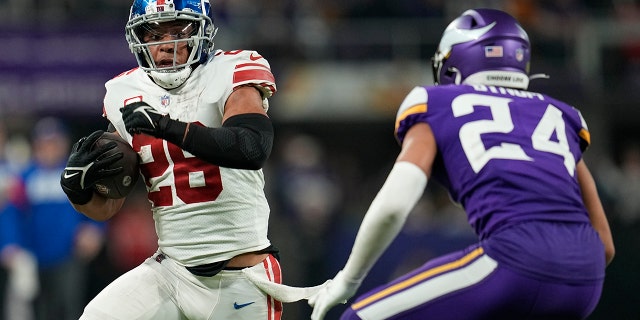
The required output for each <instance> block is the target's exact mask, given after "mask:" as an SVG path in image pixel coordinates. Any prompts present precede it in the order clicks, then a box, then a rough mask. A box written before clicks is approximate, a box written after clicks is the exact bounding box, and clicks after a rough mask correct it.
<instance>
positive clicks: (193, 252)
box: [104, 50, 276, 266]
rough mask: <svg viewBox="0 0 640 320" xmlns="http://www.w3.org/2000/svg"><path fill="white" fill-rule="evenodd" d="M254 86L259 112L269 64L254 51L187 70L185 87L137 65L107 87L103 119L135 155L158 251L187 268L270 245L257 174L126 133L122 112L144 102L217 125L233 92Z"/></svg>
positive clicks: (271, 86) (271, 89) (267, 91)
mask: <svg viewBox="0 0 640 320" xmlns="http://www.w3.org/2000/svg"><path fill="white" fill-rule="evenodd" d="M242 85H254V86H256V87H257V88H258V89H260V90H261V92H262V96H263V107H264V109H265V110H267V109H268V100H267V98H269V97H271V96H272V95H273V94H274V93H275V92H276V86H275V80H274V77H273V74H272V73H271V70H270V66H269V63H268V62H267V60H265V59H264V58H262V56H260V55H259V54H258V53H257V52H255V51H244V50H236V51H221V50H218V51H216V52H215V54H212V56H211V57H210V59H209V61H207V63H204V64H202V65H200V66H199V67H197V68H195V70H193V73H192V74H191V76H190V77H189V79H187V81H186V82H185V83H184V85H182V86H180V87H179V88H176V89H173V90H165V89H163V88H162V87H159V86H158V85H156V84H154V83H153V82H152V80H151V79H150V78H149V77H148V76H147V74H146V73H145V72H144V71H142V70H141V69H139V68H136V69H133V70H131V71H128V72H125V73H123V74H121V75H120V76H118V77H116V78H114V79H112V80H110V81H108V82H107V83H106V85H105V86H106V89H107V93H106V96H105V99H104V116H105V117H106V118H107V119H108V120H109V121H110V122H111V123H112V124H113V125H114V126H115V128H116V130H117V131H118V133H119V134H120V135H121V136H122V137H124V138H125V139H126V140H127V141H128V142H129V143H130V144H131V145H132V146H133V149H134V150H136V152H138V154H139V155H140V159H141V173H142V175H143V177H144V181H145V183H146V186H147V191H148V196H149V201H150V202H151V204H152V210H153V218H154V221H155V227H156V232H157V234H158V245H159V248H160V250H161V251H162V252H164V253H165V254H166V255H167V256H169V257H170V258H172V259H174V260H175V261H177V262H178V263H180V264H183V265H185V266H196V265H202V264H207V263H213V262H217V261H223V260H227V259H230V258H232V257H234V256H236V255H238V254H241V253H246V252H251V251H256V250H260V249H263V248H265V247H267V246H269V245H270V242H269V239H268V238H267V227H268V220H269V206H268V204H267V200H266V197H265V194H264V176H263V173H262V170H240V169H230V168H223V167H218V166H215V165H212V164H210V163H207V162H205V161H202V160H200V159H198V158H195V157H194V156H193V155H191V154H190V153H188V152H186V151H184V150H182V149H181V148H180V147H178V146H176V145H174V144H172V143H169V142H167V141H165V140H162V139H158V138H154V137H151V136H149V135H144V134H137V135H135V136H133V137H132V136H131V135H130V134H129V133H128V132H127V131H126V129H125V125H124V123H123V121H122V114H121V112H120V108H122V107H123V106H125V105H127V104H129V103H132V102H135V101H144V102H146V103H148V104H149V105H151V106H152V107H153V108H155V109H157V110H158V111H159V112H161V113H165V114H169V115H170V116H171V118H172V119H176V120H180V121H183V122H190V123H192V124H191V125H196V124H199V125H203V126H206V127H213V128H217V127H221V125H222V116H223V113H224V106H225V102H226V101H227V98H228V97H229V95H230V94H231V93H232V92H233V90H234V89H235V88H237V87H238V86H242Z"/></svg>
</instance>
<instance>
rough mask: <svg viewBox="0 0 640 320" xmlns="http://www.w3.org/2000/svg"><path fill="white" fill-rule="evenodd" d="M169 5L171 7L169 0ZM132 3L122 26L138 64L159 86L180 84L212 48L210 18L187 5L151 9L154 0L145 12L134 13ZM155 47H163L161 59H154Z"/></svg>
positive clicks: (157, 48)
mask: <svg viewBox="0 0 640 320" xmlns="http://www.w3.org/2000/svg"><path fill="white" fill-rule="evenodd" d="M135 5H136V4H135V3H134V7H135ZM170 5H171V7H173V3H172V2H171V3H170ZM134 7H132V14H131V15H132V18H131V19H130V20H129V22H128V23H127V25H126V27H125V30H126V38H127V41H128V42H129V48H130V49H131V52H133V53H134V55H135V57H136V60H137V61H138V65H139V66H140V68H141V69H142V70H144V71H145V72H146V73H147V74H149V76H151V78H152V79H153V80H154V81H155V82H156V84H158V85H159V86H161V87H163V88H165V89H174V88H177V87H179V86H180V85H182V84H183V83H184V82H185V81H186V80H187V78H188V77H189V76H190V75H191V71H192V68H193V66H194V65H196V64H198V63H202V62H204V61H205V60H206V59H207V57H208V54H209V52H211V50H212V49H213V37H214V35H215V28H214V27H213V23H212V21H211V18H209V17H208V16H207V15H205V14H201V13H197V12H193V10H190V9H185V10H182V11H179V10H173V11H172V10H167V9H164V11H159V12H153V11H154V10H153V8H156V4H155V3H151V4H148V5H147V6H146V9H145V12H150V11H151V13H145V14H134V12H133V10H134ZM165 7H166V5H165ZM185 48H186V50H188V51H187V52H188V56H187V57H186V59H185V57H184V56H183V55H184V50H185ZM154 50H156V51H158V50H162V51H164V54H162V55H161V56H162V57H161V58H160V59H161V60H159V61H156V60H155V59H154V56H153V54H152V52H153V51H154ZM170 54H171V55H172V57H169V55H170ZM156 58H157V57H156Z"/></svg>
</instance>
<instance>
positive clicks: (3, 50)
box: [0, 29, 137, 115]
mask: <svg viewBox="0 0 640 320" xmlns="http://www.w3.org/2000/svg"><path fill="white" fill-rule="evenodd" d="M0 39H1V40H2V43H3V45H2V46H0V114H7V113H38V112H42V111H46V112H49V113H50V112H56V113H73V114H76V115H77V114H96V113H101V112H102V99H103V97H104V83H105V82H106V81H108V80H109V79H111V78H113V77H114V76H116V75H118V74H120V73H121V72H124V71H126V70H129V69H131V68H134V67H136V66H137V64H136V62H135V58H134V57H133V55H132V54H131V52H130V51H129V49H128V45H127V42H126V40H125V37H124V30H117V29H116V30H110V31H104V30H101V31H95V32H89V31H40V30H38V31H24V30H21V31H7V30H6V29H5V30H3V31H1V32H0Z"/></svg>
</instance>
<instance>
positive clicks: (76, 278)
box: [2, 118, 104, 320]
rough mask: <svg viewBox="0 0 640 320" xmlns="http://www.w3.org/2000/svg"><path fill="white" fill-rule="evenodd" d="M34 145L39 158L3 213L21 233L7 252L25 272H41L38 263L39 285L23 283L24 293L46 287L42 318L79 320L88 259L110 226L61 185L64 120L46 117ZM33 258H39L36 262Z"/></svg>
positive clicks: (39, 308) (38, 308) (38, 305)
mask: <svg viewBox="0 0 640 320" xmlns="http://www.w3.org/2000/svg"><path fill="white" fill-rule="evenodd" d="M31 143H32V149H33V150H32V154H33V159H32V161H31V163H30V164H29V165H27V167H26V168H25V169H24V170H23V171H22V172H21V173H20V174H19V176H18V181H17V184H16V186H15V189H14V194H15V196H14V197H12V199H11V201H10V203H9V204H8V205H7V206H6V207H5V209H4V212H3V213H2V215H5V217H11V219H10V222H11V224H8V225H3V227H2V229H3V230H7V229H11V230H14V231H15V232H14V236H13V237H12V238H10V241H8V242H9V243H6V244H5V246H4V249H3V251H2V255H3V258H4V260H5V261H10V262H12V263H13V264H14V265H15V264H18V265H19V267H16V268H17V270H22V271H21V273H22V274H24V273H25V272H26V271H28V270H31V269H29V268H30V267H31V268H33V270H34V271H35V270H36V269H35V267H36V263H37V276H34V277H33V279H39V283H38V284H36V283H33V284H29V283H27V284H23V285H22V286H23V287H24V288H22V289H23V290H22V291H24V292H22V294H23V295H27V294H35V293H36V289H37V288H38V287H39V288H40V291H39V293H38V294H37V295H36V296H35V308H34V310H35V316H36V319H37V320H47V319H51V320H54V319H55V320H66V319H78V317H79V316H80V314H81V313H82V308H83V306H84V304H85V299H86V295H85V291H84V289H85V288H86V285H87V284H86V263H87V262H89V261H90V260H91V259H93V258H94V257H95V256H96V255H97V253H98V252H99V251H100V250H101V248H102V245H103V229H104V226H103V225H102V224H100V223H97V222H94V221H91V220H89V219H88V218H86V217H84V216H83V215H81V214H79V213H78V212H76V211H75V210H74V209H73V207H72V206H71V204H70V203H69V201H68V200H67V197H66V195H65V194H64V192H63V191H62V189H60V188H59V187H58V181H59V179H60V174H61V173H62V170H63V169H64V167H65V164H66V160H67V155H68V152H69V148H70V137H69V133H68V131H67V128H66V126H65V125H64V124H63V122H62V121H61V120H59V119H55V118H44V119H41V120H40V121H38V122H37V123H36V125H35V127H34V128H33V131H32V140H31ZM18 231H20V232H18ZM17 253H19V254H17ZM31 256H33V257H35V260H31V261H30V260H29V258H30V257H31ZM5 263H6V264H9V262H5ZM25 270H26V271H25ZM25 278H28V277H26V276H24V277H23V278H22V280H23V281H27V280H25Z"/></svg>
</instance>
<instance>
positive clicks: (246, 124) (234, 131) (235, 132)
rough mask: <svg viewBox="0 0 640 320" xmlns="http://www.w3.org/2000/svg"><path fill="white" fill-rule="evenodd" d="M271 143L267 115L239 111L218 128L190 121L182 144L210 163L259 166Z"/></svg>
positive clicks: (256, 167)
mask: <svg viewBox="0 0 640 320" xmlns="http://www.w3.org/2000/svg"><path fill="white" fill-rule="evenodd" d="M272 147H273V125H272V124H271V119H269V117H267V116H265V115H262V114H257V113H248V114H239V115H236V116H233V117H230V118H229V119H227V120H226V121H225V122H224V123H223V125H222V127H221V128H207V127H203V126H199V125H193V124H192V125H190V126H189V131H188V132H187V133H186V135H185V137H184V142H183V143H182V148H183V149H184V150H186V151H188V152H190V153H192V154H193V155H195V156H196V157H198V158H200V159H202V160H204V161H207V162H209V163H212V164H215V165H218V166H222V167H229V168H235V169H249V170H258V169H260V168H262V166H263V165H264V163H265V162H266V160H267V159H268V158H269V156H270V154H271V148H272Z"/></svg>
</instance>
